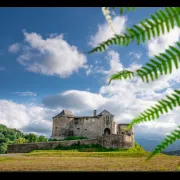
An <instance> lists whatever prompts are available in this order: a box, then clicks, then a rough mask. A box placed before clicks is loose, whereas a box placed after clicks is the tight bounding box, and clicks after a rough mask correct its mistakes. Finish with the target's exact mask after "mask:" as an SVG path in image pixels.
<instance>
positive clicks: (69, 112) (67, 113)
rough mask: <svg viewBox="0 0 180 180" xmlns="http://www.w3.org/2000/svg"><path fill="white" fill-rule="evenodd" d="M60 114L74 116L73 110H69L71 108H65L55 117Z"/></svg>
mask: <svg viewBox="0 0 180 180" xmlns="http://www.w3.org/2000/svg"><path fill="white" fill-rule="evenodd" d="M59 116H67V117H74V115H73V113H72V111H69V110H63V111H61V112H60V113H59V114H58V115H56V116H54V117H53V118H55V117H59Z"/></svg>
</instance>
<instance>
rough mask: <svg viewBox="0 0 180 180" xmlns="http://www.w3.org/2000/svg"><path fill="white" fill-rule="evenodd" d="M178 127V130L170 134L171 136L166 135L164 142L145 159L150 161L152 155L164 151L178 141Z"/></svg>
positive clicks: (179, 127)
mask: <svg viewBox="0 0 180 180" xmlns="http://www.w3.org/2000/svg"><path fill="white" fill-rule="evenodd" d="M179 129H180V126H178V129H176V130H174V131H172V132H171V135H167V136H166V137H165V138H164V140H163V141H162V142H161V143H160V144H159V145H158V146H157V147H156V148H155V149H154V150H153V151H152V153H151V154H150V156H149V157H148V158H147V159H146V160H149V159H151V158H152V157H153V156H154V155H156V154H158V153H160V152H162V151H163V150H164V149H166V148H167V147H168V146H169V145H170V144H173V143H174V142H175V141H177V140H178V139H180V130H179Z"/></svg>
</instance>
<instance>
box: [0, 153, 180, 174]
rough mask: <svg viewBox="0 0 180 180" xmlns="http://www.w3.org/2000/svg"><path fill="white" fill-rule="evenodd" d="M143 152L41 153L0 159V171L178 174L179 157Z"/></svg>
mask: <svg viewBox="0 0 180 180" xmlns="http://www.w3.org/2000/svg"><path fill="white" fill-rule="evenodd" d="M147 156H148V153H146V152H144V153H143V152H141V153H137V152H133V151H131V152H125V151H124V152H123V151H122V152H121V151H119V152H79V151H78V150H43V151H33V152H31V153H27V154H5V155H1V156H0V171H178V166H180V156H167V155H163V154H160V155H157V156H155V157H154V158H152V159H151V160H150V161H147V162H146V161H145V160H146V158H147Z"/></svg>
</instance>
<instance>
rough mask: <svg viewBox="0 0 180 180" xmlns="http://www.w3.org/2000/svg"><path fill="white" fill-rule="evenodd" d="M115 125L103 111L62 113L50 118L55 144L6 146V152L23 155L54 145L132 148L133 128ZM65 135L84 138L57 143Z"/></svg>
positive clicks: (50, 147)
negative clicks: (76, 113) (82, 114)
mask: <svg viewBox="0 0 180 180" xmlns="http://www.w3.org/2000/svg"><path fill="white" fill-rule="evenodd" d="M127 126H128V124H117V123H116V122H115V121H114V115H112V114H111V113H110V112H108V111H106V110H104V111H102V112H101V113H99V114H98V115H97V114H96V110H94V112H93V116H74V115H73V113H72V112H71V111H68V110H63V111H62V112H61V113H59V114H58V115H56V116H55V117H53V127H52V136H51V138H52V139H56V140H59V141H49V142H37V143H25V144H9V145H8V150H7V152H8V153H27V152H31V151H32V150H38V149H39V150H40V149H53V148H55V147H57V146H71V145H72V144H82V145H83V144H86V145H87V144H99V145H101V146H103V147H106V148H126V149H127V148H131V147H133V146H134V144H135V143H134V142H135V140H134V127H132V128H131V129H129V130H126V129H125V128H126V127H127ZM68 136H81V137H87V138H88V139H81V140H68V141H61V140H62V139H64V138H66V137H68Z"/></svg>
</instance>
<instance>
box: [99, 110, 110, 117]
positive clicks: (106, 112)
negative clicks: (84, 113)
mask: <svg viewBox="0 0 180 180" xmlns="http://www.w3.org/2000/svg"><path fill="white" fill-rule="evenodd" d="M101 115H111V116H113V115H112V114H111V113H110V112H109V111H107V110H103V111H102V112H101V113H100V114H99V116H101Z"/></svg>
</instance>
